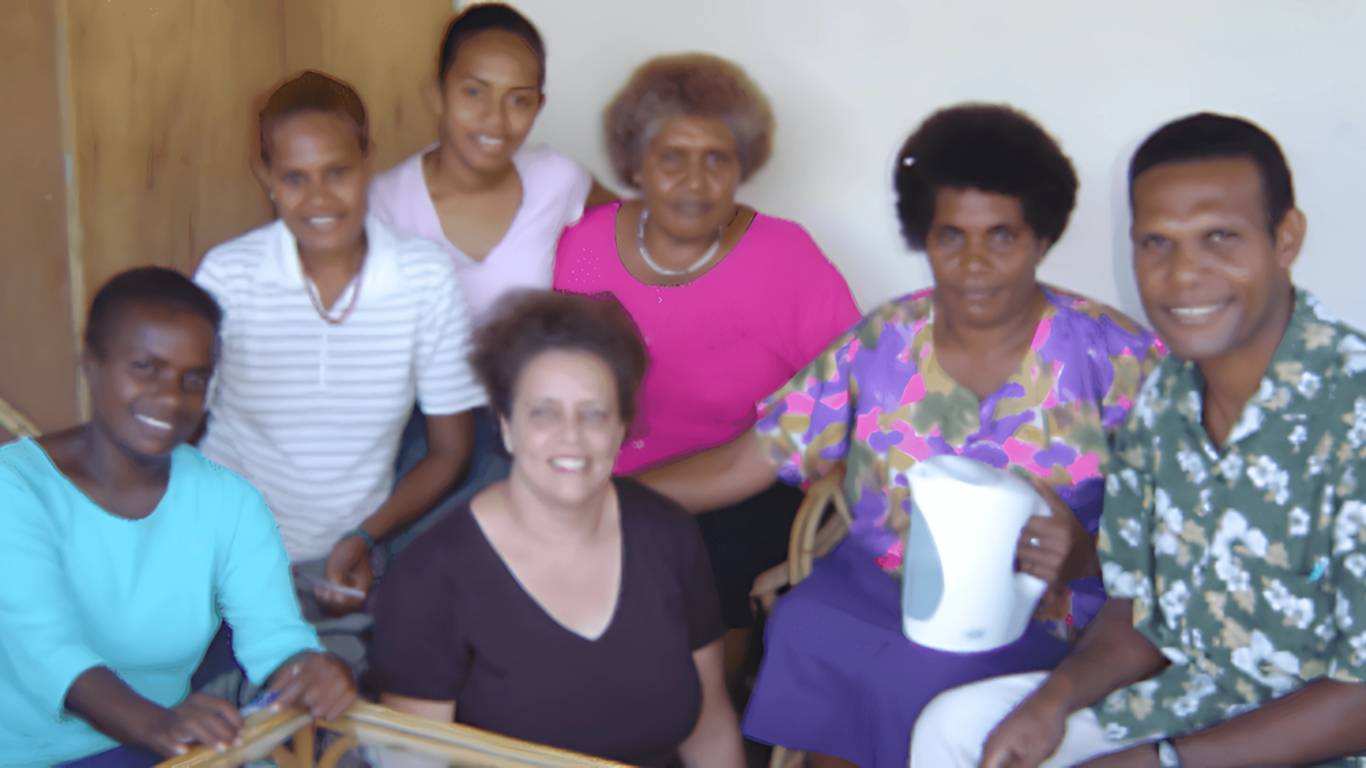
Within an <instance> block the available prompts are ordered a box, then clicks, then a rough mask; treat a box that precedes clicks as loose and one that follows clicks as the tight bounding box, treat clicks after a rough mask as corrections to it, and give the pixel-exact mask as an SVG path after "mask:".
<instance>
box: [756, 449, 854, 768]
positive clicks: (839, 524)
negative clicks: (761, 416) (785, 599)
mask: <svg viewBox="0 0 1366 768" xmlns="http://www.w3.org/2000/svg"><path fill="white" fill-rule="evenodd" d="M843 482H844V467H843V465H840V467H839V468H838V469H837V471H834V472H831V473H830V474H828V475H826V476H825V477H822V478H821V479H819V480H817V481H816V482H814V483H812V484H811V486H810V487H809V488H807V491H806V498H804V499H802V505H801V506H800V507H798V509H797V516H796V517H795V518H794V519H793V520H792V534H791V536H790V537H789V538H788V545H787V562H785V563H782V564H780V565H777V566H775V567H773V568H770V569H769V570H767V571H765V572H763V573H762V574H760V575H759V578H757V579H755V581H754V588H753V590H751V591H750V597H751V598H752V599H753V600H754V601H755V602H757V603H758V604H759V605H760V606H762V607H763V609H764V610H765V611H766V612H767V611H771V610H772V609H773V604H774V602H776V601H777V599H778V596H779V593H780V592H781V591H782V590H783V589H784V588H785V587H788V586H796V585H797V584H798V583H800V582H801V581H802V579H805V578H806V577H807V576H810V575H811V565H812V563H813V562H814V561H815V559H816V558H817V557H820V556H822V555H824V554H826V553H827V552H829V551H830V550H831V549H833V548H834V547H835V545H836V544H838V543H839V542H840V540H841V539H843V538H844V535H845V534H846V533H848V532H849V524H850V523H851V522H852V518H850V516H849V504H848V502H847V501H845V498H844V490H843ZM804 758H805V755H804V753H802V752H799V751H797V750H793V749H787V748H785V747H774V748H773V757H772V758H771V759H770V760H769V763H768V764H769V768H796V767H797V766H800V765H802V763H803V760H804Z"/></svg>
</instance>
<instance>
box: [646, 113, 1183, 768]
mask: <svg viewBox="0 0 1366 768" xmlns="http://www.w3.org/2000/svg"><path fill="white" fill-rule="evenodd" d="M894 183H895V187H896V192H897V197H898V201H897V214H898V217H899V219H900V221H901V226H902V231H903V232H904V234H905V236H906V239H907V241H908V243H909V244H910V245H911V247H912V248H914V249H916V250H924V251H925V252H926V253H927V255H928V257H929V262H930V268H931V271H932V272H933V274H934V287H933V288H929V289H925V290H922V291H917V292H915V293H912V294H910V295H908V296H904V297H902V298H899V299H895V300H893V301H891V302H888V303H887V304H884V305H883V306H881V307H879V308H877V309H876V310H874V311H873V312H872V313H870V314H869V315H868V316H867V317H865V318H864V319H863V321H862V322H860V323H859V324H858V325H856V326H855V327H854V328H853V329H852V330H850V331H849V332H848V333H846V334H845V335H843V336H842V337H840V338H838V339H836V340H835V341H834V342H833V343H832V344H831V345H830V346H829V347H828V348H827V349H826V350H825V351H824V352H823V353H822V354H821V355H820V356H818V357H817V358H816V359H815V360H813V361H812V362H811V363H810V364H809V365H807V366H806V368H805V369H803V370H802V371H800V372H798V373H797V375H796V376H794V377H793V378H792V380H791V381H790V382H788V384H787V385H786V386H784V387H783V388H782V389H781V390H779V391H778V392H777V393H775V394H773V395H772V396H771V397H769V398H768V399H767V400H766V401H764V402H763V403H762V404H761V405H760V406H759V422H758V424H757V425H756V427H755V429H754V430H753V431H751V432H750V433H748V434H746V435H744V436H742V437H740V438H738V439H737V440H735V441H733V442H731V443H729V444H727V445H725V446H722V447H720V448H717V449H713V450H711V451H708V452H706V453H703V454H698V455H696V456H694V457H691V458H689V459H685V460H683V461H682V462H678V463H675V464H672V465H670V466H668V467H664V468H660V469H658V470H654V471H652V472H650V473H647V474H646V476H645V480H646V481H647V482H649V483H650V484H652V485H654V486H655V487H656V488H657V489H659V490H662V491H664V492H665V493H668V494H669V495H672V496H674V497H675V498H677V499H679V500H680V501H682V502H683V503H684V504H685V505H687V506H688V507H689V508H693V509H709V508H713V507H716V506H721V505H722V504H724V503H726V502H727V501H729V500H731V499H733V498H739V497H740V496H741V495H743V494H744V493H747V492H753V491H752V490H751V489H758V488H761V487H763V485H764V484H766V483H769V482H772V478H773V477H774V476H775V475H777V476H778V477H780V478H782V479H783V480H786V481H788V482H790V483H794V484H805V483H808V482H810V481H811V480H813V479H815V478H818V477H820V476H822V475H825V474H827V473H829V472H832V471H838V468H839V467H840V466H841V465H842V466H843V469H844V473H845V474H844V485H843V487H844V493H845V496H846V498H847V500H848V502H849V506H850V510H851V512H852V514H853V526H852V528H851V530H850V534H849V536H848V538H847V539H846V540H845V541H844V542H842V543H841V544H840V545H839V546H838V547H837V548H836V549H835V550H834V551H833V552H831V553H830V554H829V555H828V556H826V557H824V558H822V559H820V560H818V561H817V562H816V564H815V566H814V569H813V572H812V574H811V576H810V577H809V578H807V579H806V580H805V581H803V582H802V583H801V584H799V585H798V586H797V587H795V588H794V589H793V590H792V591H791V592H790V593H788V594H787V595H786V596H784V597H783V598H782V599H781V600H780V601H779V602H778V604H777V608H776V610H775V611H774V614H773V616H772V618H771V620H770V623H769V626H768V630H767V635H766V651H765V658H764V662H763V666H762V669H761V672H760V677H759V682H758V685H757V686H756V688H755V690H754V694H753V696H752V698H751V700H750V705H749V710H748V712H747V713H746V716H745V722H744V732H745V734H746V735H747V736H749V737H750V738H753V739H757V740H759V741H764V742H769V743H773V744H781V745H784V746H787V747H791V748H795V749H801V750H805V751H807V752H810V753H812V755H811V757H812V758H813V760H812V762H813V764H817V765H819V764H832V765H841V764H844V762H843V761H852V762H854V763H856V764H858V765H861V766H883V765H896V766H904V765H905V764H906V756H907V745H908V741H909V739H908V736H909V734H910V732H911V728H912V726H913V725H914V724H915V719H916V717H917V716H918V715H919V713H920V710H921V709H922V708H923V707H924V706H925V704H927V703H928V702H929V701H930V699H932V698H933V697H934V696H935V695H936V694H938V693H939V692H941V691H943V690H945V689H948V688H952V687H956V686H958V685H962V684H964V683H967V682H970V681H975V680H978V679H981V678H985V677H991V676H995V675H1002V674H1011V673H1015V672H1024V671H1031V670H1039V669H1048V668H1050V667H1052V666H1053V665H1054V664H1056V663H1057V661H1058V660H1059V659H1060V658H1061V657H1062V655H1063V654H1064V653H1065V651H1066V648H1067V638H1068V637H1070V636H1071V635H1072V633H1073V632H1074V631H1075V630H1076V629H1078V628H1080V627H1081V626H1083V625H1084V624H1085V623H1086V622H1087V621H1088V620H1089V619H1090V618H1091V616H1093V615H1095V612H1096V610H1097V609H1098V608H1099V606H1100V604H1101V603H1102V602H1103V601H1104V593H1103V591H1102V588H1101V585H1100V579H1099V566H1098V564H1097V560H1096V552H1095V539H1094V535H1095V532H1096V530H1097V527H1098V525H1099V520H1100V511H1101V509H1100V507H1101V498H1102V496H1103V493H1104V487H1103V486H1104V483H1103V478H1102V475H1101V473H1102V471H1103V468H1104V466H1105V462H1106V457H1107V454H1108V443H1109V438H1110V435H1111V434H1112V433H1113V431H1114V430H1115V429H1116V428H1117V427H1118V426H1119V424H1120V422H1122V421H1123V419H1124V417H1125V415H1126V414H1127V413H1128V411H1129V409H1130V407H1131V406H1132V403H1133V399H1134V397H1135V395H1136V393H1137V391H1138V388H1139V386H1140V385H1141V384H1142V382H1143V379H1144V378H1145V377H1146V375H1147V373H1148V372H1149V371H1150V370H1151V368H1152V367H1153V366H1154V365H1155V363H1156V361H1157V359H1158V358H1159V357H1160V356H1161V355H1162V349H1161V347H1160V343H1159V342H1158V341H1157V340H1156V338H1155V337H1154V335H1153V334H1152V333H1151V332H1149V331H1147V330H1145V329H1143V328H1142V327H1140V326H1139V325H1137V324H1136V323H1134V322H1133V321H1132V320H1130V319H1129V318H1128V317H1125V316H1124V315H1123V314H1121V313H1119V312H1117V311H1115V310H1113V309H1111V308H1110V307H1107V306H1105V305H1102V304H1099V303H1097V302H1094V301H1091V300H1089V299H1086V298H1084V297H1081V296H1077V295H1075V294H1071V293H1067V292H1065V291H1062V290H1059V289H1057V288H1054V287H1052V286H1048V285H1044V284H1042V283H1040V282H1038V280H1037V278H1036V270H1037V268H1038V266H1039V264H1040V262H1042V260H1043V258H1044V255H1045V254H1046V253H1047V252H1048V249H1049V248H1050V247H1051V246H1052V245H1053V243H1055V242H1057V240H1058V238H1059V237H1060V236H1061V235H1062V232H1063V230H1064V229H1065V228H1066V225H1067V220H1068V218H1069V217H1070V215H1071V212H1072V208H1073V205H1074V203H1075V199H1076V188H1077V178H1076V173H1075V172H1074V171H1073V169H1072V164H1071V162H1070V161H1069V160H1068V159H1067V157H1066V156H1065V155H1064V154H1063V153H1062V151H1061V149H1060V148H1059V147H1058V145H1057V143H1056V142H1055V141H1054V140H1053V139H1052V138H1051V137H1050V136H1049V135H1048V134H1047V133H1046V132H1044V130H1043V129H1042V128H1041V127H1039V126H1038V125H1037V124H1036V123H1035V122H1034V121H1033V120H1031V119H1030V118H1029V117H1027V116H1025V115H1023V114H1021V113H1019V112H1017V111H1015V110H1013V109H1010V108H1008V107H1003V106H989V105H966V106H959V107H954V108H950V109H946V110H943V111H941V112H939V113H937V114H935V115H933V116H931V117H930V118H929V119H928V120H926V121H925V123H924V124H922V125H921V126H920V127H919V128H918V129H917V130H916V132H915V133H914V134H912V135H911V137H910V138H909V139H908V140H907V142H906V144H905V146H904V147H903V148H902V150H901V153H900V155H899V156H898V158H897V164H896V168H895V173H894ZM941 454H957V455H961V456H967V457H970V458H973V459H977V460H979V461H982V462H985V463H987V464H991V465H992V466H996V467H1002V468H1007V467H1008V468H1010V469H1012V470H1013V471H1016V472H1019V473H1022V474H1023V475H1024V476H1026V477H1027V478H1030V479H1031V480H1033V481H1034V483H1035V485H1036V487H1038V488H1039V489H1040V491H1041V492H1042V493H1043V494H1044V495H1045V497H1046V498H1048V499H1049V500H1050V504H1051V505H1052V506H1053V508H1054V511H1055V514H1054V515H1053V516H1052V517H1035V518H1032V519H1031V520H1030V522H1029V523H1028V524H1027V525H1026V527H1025V530H1024V531H1023V532H1022V534H1021V537H1020V542H1019V547H1018V549H1017V561H1018V567H1019V569H1020V570H1022V571H1026V572H1029V573H1032V574H1034V575H1036V576H1039V577H1040V578H1043V579H1044V580H1045V581H1047V582H1048V583H1049V584H1050V585H1051V589H1050V593H1049V595H1048V597H1047V599H1046V600H1045V601H1044V607H1043V608H1041V611H1040V616H1039V619H1040V620H1039V621H1036V622H1034V623H1032V624H1031V625H1030V627H1029V629H1028V630H1027V631H1026V632H1025V635H1024V636H1023V637H1022V638H1021V639H1020V640H1018V641H1017V642H1015V643H1013V644H1011V645H1009V646H1006V647H1004V648H1001V649H998V650H995V651H990V652H986V653H978V654H955V653H946V652H941V651H935V650H931V649H928V648H924V647H921V646H918V645H916V644H915V643H912V642H911V641H909V640H907V639H906V638H905V637H904V636H903V635H902V633H901V609H900V574H901V570H902V569H901V565H902V563H901V560H902V541H903V537H904V534H905V530H906V526H907V524H908V520H909V509H910V496H909V489H908V486H907V480H906V473H907V472H908V471H909V470H910V468H911V467H912V466H914V464H915V463H916V462H917V461H920V460H921V459H924V458H926V457H929V456H936V455H941Z"/></svg>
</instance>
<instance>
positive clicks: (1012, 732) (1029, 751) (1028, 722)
mask: <svg viewBox="0 0 1366 768" xmlns="http://www.w3.org/2000/svg"><path fill="white" fill-rule="evenodd" d="M1041 694H1043V691H1042V690H1040V691H1035V692H1034V693H1033V694H1032V695H1031V696H1030V697H1029V698H1027V699H1025V700H1024V701H1022V702H1020V705H1019V706H1017V707H1016V708H1015V710H1014V711H1013V712H1011V713H1010V715H1009V716H1007V717H1006V719H1004V720H1002V721H1001V722H1000V723H999V724H998V725H997V726H996V727H995V728H994V729H992V731H991V733H990V734H989V735H988V736H987V742H986V745H985V746H983V747H982V768H1035V767H1036V766H1038V765H1039V764H1040V763H1042V762H1043V761H1044V760H1047V759H1048V757H1049V756H1050V755H1052V754H1053V753H1054V752H1056V751H1057V749H1058V745H1059V744H1062V737H1063V734H1064V733H1066V729H1067V714H1068V713H1067V712H1066V711H1065V710H1064V708H1063V707H1062V706H1060V705H1059V704H1057V703H1055V702H1053V701H1052V700H1050V699H1049V698H1048V697H1047V696H1046V695H1041Z"/></svg>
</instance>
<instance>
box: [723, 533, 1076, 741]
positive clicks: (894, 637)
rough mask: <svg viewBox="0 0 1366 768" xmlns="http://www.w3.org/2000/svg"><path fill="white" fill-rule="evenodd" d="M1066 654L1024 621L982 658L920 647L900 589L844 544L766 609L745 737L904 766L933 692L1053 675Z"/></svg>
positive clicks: (856, 549) (1057, 642)
mask: <svg viewBox="0 0 1366 768" xmlns="http://www.w3.org/2000/svg"><path fill="white" fill-rule="evenodd" d="M1067 650H1068V646H1067V644H1066V643H1064V642H1063V641H1062V640H1060V639H1058V638H1057V637H1055V636H1054V635H1052V634H1050V633H1048V631H1047V630H1046V629H1045V628H1044V627H1043V626H1042V625H1040V624H1037V623H1032V624H1030V626H1029V629H1027V630H1026V631H1025V634H1024V636H1023V637H1021V638H1020V639H1019V640H1018V641H1016V642H1015V643H1012V644H1011V645H1008V646H1006V647H1004V648H999V649H997V650H994V651H987V652H984V653H949V652H945V651H936V650H931V649H929V648H925V647H923V646H920V645H916V644H915V643H912V642H911V641H910V640H907V639H906V637H905V635H903V634H902V633H901V587H900V584H899V583H898V582H897V581H896V580H895V579H892V578H890V577H888V576H887V575H886V574H885V573H883V571H882V569H880V568H879V567H878V566H877V564H876V563H874V562H873V558H872V556H871V555H869V554H867V553H866V552H865V551H864V550H862V549H861V548H860V547H859V546H858V545H857V544H855V543H853V542H851V541H849V540H847V539H846V540H845V541H844V542H842V543H841V544H840V545H839V546H838V547H836V548H835V550H834V551H833V552H831V553H830V554H829V555H828V556H826V557H824V558H821V559H820V560H817V561H816V563H815V565H814V567H813V568H812V571H811V575H810V576H808V577H807V578H806V580H805V581H803V582H802V583H801V584H798V585H797V586H796V587H794V588H793V589H792V591H790V592H788V593H787V594H786V595H784V596H783V597H782V598H780V599H779V600H778V602H777V604H776V605H775V606H774V610H773V615H772V616H771V617H770V618H769V620H768V628H767V630H766V631H765V634H764V659H763V665H762V666H761V667H760V670H759V680H758V683H757V684H756V686H755V688H754V693H753V695H752V696H751V697H750V700H749V708H748V709H747V710H746V711H745V718H744V733H745V736H747V737H749V738H751V739H754V740H755V741H761V742H765V743H768V744H777V745H782V746H784V747H788V748H792V749H800V750H803V751H805V752H819V753H822V754H827V755H834V756H836V757H842V758H844V759H846V760H851V761H853V762H854V763H857V764H858V765H860V766H864V768H872V767H874V766H877V767H879V768H881V767H882V766H895V767H896V768H903V767H904V766H905V765H906V761H907V759H908V752H909V746H910V738H911V728H912V727H913V726H914V725H915V720H916V718H917V717H919V716H920V711H921V710H922V709H924V708H925V705H926V704H929V703H930V700H931V699H933V698H934V697H935V696H937V695H939V694H940V693H941V692H943V691H946V690H948V689H950V688H956V687H958V686H960V685H964V684H966V683H971V682H975V681H977V680H982V679H985V678H988V677H996V676H998V675H1010V674H1015V673H1018V672H1034V671H1038V670H1046V669H1052V668H1053V667H1054V666H1056V665H1057V663H1058V662H1059V661H1061V660H1062V657H1063V656H1064V655H1066V653H1067Z"/></svg>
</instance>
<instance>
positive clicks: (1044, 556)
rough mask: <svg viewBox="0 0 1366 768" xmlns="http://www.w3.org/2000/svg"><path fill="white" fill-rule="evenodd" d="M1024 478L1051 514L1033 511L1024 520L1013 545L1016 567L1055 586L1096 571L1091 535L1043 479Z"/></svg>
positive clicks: (1097, 561)
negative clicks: (1014, 545) (1017, 540)
mask: <svg viewBox="0 0 1366 768" xmlns="http://www.w3.org/2000/svg"><path fill="white" fill-rule="evenodd" d="M1028 479H1029V482H1030V484H1031V485H1033V486H1034V490H1036V491H1038V493H1039V495H1040V496H1042V497H1043V499H1044V501H1046V502H1047V503H1048V508H1049V509H1050V510H1051V511H1052V512H1053V514H1052V516H1050V517H1044V516H1042V515H1035V516H1033V517H1031V518H1029V521H1028V522H1026V523H1025V525H1024V528H1023V529H1022V530H1021V531H1020V541H1019V544H1018V545H1017V546H1016V548H1015V560H1016V563H1017V566H1016V567H1017V568H1018V569H1019V571H1020V572H1022V573H1028V574H1029V575H1031V576H1037V577H1038V578H1040V579H1043V580H1044V581H1045V582H1047V583H1048V584H1050V585H1053V586H1059V587H1061V586H1065V585H1067V584H1069V583H1070V582H1072V581H1073V580H1074V579H1079V578H1081V577H1083V576H1097V575H1099V574H1100V561H1099V560H1098V559H1097V557H1096V541H1095V537H1093V536H1092V535H1091V534H1089V533H1087V532H1086V529H1085V528H1082V527H1081V521H1080V520H1078V519H1077V516H1076V514H1075V513H1073V512H1072V510H1071V509H1069V508H1068V506H1067V505H1066V504H1064V503H1063V501H1062V499H1061V498H1059V497H1058V494H1057V492H1056V491H1054V490H1053V489H1052V488H1050V487H1049V486H1048V484H1047V483H1045V482H1044V481H1043V480H1041V479H1039V478H1037V477H1035V476H1033V475H1030V476H1029V477H1028Z"/></svg>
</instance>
